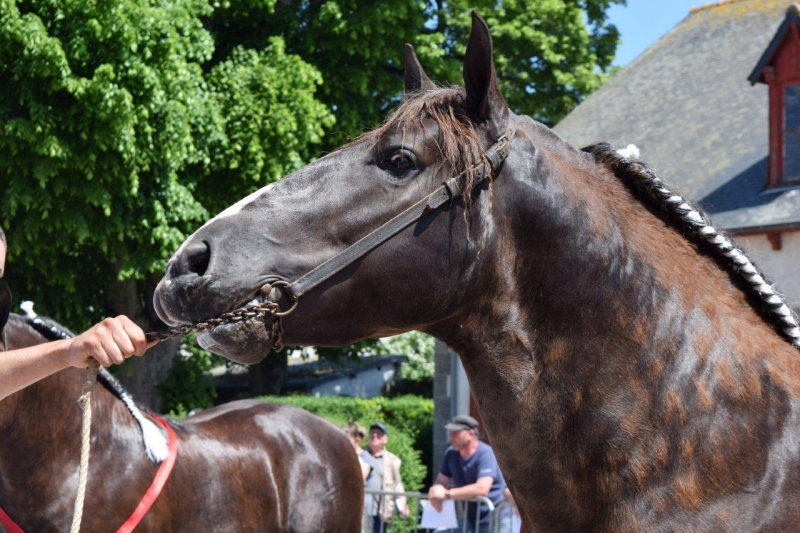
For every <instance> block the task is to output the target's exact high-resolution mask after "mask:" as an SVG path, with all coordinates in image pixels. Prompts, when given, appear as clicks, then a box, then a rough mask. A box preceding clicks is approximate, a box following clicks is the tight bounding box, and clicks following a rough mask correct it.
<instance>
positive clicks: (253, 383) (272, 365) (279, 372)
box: [248, 350, 288, 396]
mask: <svg viewBox="0 0 800 533" xmlns="http://www.w3.org/2000/svg"><path fill="white" fill-rule="evenodd" d="M287 370H288V363H287V359H286V352H284V351H281V352H280V353H276V352H275V350H272V351H270V352H269V355H267V357H265V358H264V360H263V361H261V362H260V363H256V364H254V365H251V366H250V370H249V372H248V375H249V376H250V393H251V394H252V395H253V396H263V395H266V394H269V395H275V396H277V395H278V394H280V393H281V386H282V385H283V379H284V378H285V377H286V372H287Z"/></svg>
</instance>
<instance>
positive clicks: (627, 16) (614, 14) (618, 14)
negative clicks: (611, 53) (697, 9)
mask: <svg viewBox="0 0 800 533" xmlns="http://www.w3.org/2000/svg"><path fill="white" fill-rule="evenodd" d="M709 2H710V0H628V5H627V6H620V5H615V6H612V7H611V8H609V10H608V17H609V20H610V21H611V23H612V24H614V25H615V26H616V27H617V29H618V30H619V31H620V37H621V39H622V42H621V43H620V45H619V47H618V48H617V57H616V59H615V60H614V64H615V65H619V66H624V65H627V64H628V63H630V62H631V61H633V60H634V59H636V57H637V56H638V55H639V54H641V53H642V52H644V51H645V50H646V49H647V48H648V47H649V46H650V45H651V44H653V43H654V42H656V40H658V38H659V37H661V36H662V35H664V34H665V33H667V31H668V30H669V29H670V28H672V27H673V26H675V25H676V24H677V23H678V22H680V21H681V20H683V18H684V17H686V15H688V14H689V9H690V8H692V7H694V6H700V5H705V4H707V3H709ZM787 5H788V2H787Z"/></svg>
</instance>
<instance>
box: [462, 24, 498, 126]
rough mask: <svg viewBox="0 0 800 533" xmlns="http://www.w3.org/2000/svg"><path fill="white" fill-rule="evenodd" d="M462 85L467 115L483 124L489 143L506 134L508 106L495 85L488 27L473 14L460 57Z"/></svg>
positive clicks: (490, 37)
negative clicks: (461, 59)
mask: <svg viewBox="0 0 800 533" xmlns="http://www.w3.org/2000/svg"><path fill="white" fill-rule="evenodd" d="M464 84H465V85H466V88H467V111H468V112H469V113H470V115H471V117H472V118H473V119H474V120H475V121H476V122H479V123H484V124H485V126H486V128H487V130H488V133H489V136H490V139H491V140H492V141H494V140H496V139H498V138H499V137H501V136H502V135H503V134H504V133H505V132H506V127H507V125H508V114H509V111H508V105H506V100H505V98H503V94H502V93H501V92H500V86H499V85H498V84H497V74H495V71H494V62H493V61H492V36H491V35H490V34H489V26H487V25H486V22H485V21H484V20H483V19H482V18H481V17H480V15H478V14H477V13H476V12H475V11H473V12H472V33H471V34H470V36H469V44H467V53H466V55H465V56H464Z"/></svg>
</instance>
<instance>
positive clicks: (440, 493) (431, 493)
mask: <svg viewBox="0 0 800 533" xmlns="http://www.w3.org/2000/svg"><path fill="white" fill-rule="evenodd" d="M446 496H447V492H446V491H445V488H444V487H443V486H442V485H433V486H432V487H431V488H430V490H428V499H429V500H430V502H431V506H432V507H433V508H434V509H436V512H437V513H441V512H442V502H443V501H444V499H445V497H446Z"/></svg>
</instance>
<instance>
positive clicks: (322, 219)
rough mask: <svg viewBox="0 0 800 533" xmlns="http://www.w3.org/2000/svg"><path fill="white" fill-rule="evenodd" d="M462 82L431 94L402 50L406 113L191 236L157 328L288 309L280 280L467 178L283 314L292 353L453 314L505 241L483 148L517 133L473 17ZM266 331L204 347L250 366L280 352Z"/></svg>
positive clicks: (220, 334) (409, 53) (256, 327)
mask: <svg viewBox="0 0 800 533" xmlns="http://www.w3.org/2000/svg"><path fill="white" fill-rule="evenodd" d="M464 81H465V86H466V88H465V89H461V88H458V87H448V88H440V87H437V86H435V85H434V84H433V83H432V82H431V81H430V79H429V78H428V76H427V75H426V74H425V72H424V70H423V69H422V67H421V66H420V64H419V62H418V60H417V57H416V55H415V53H414V51H413V48H412V47H411V46H410V45H407V49H406V61H405V89H406V95H405V99H404V101H403V103H402V104H401V105H400V106H399V108H398V109H397V111H396V112H395V113H394V114H393V115H392V116H391V117H390V118H389V119H388V120H387V121H386V122H385V123H384V124H383V125H382V126H381V127H379V128H378V129H376V130H374V131H372V132H370V133H367V134H365V135H363V136H362V137H360V138H358V139H357V140H355V141H354V142H352V143H350V144H349V145H347V146H344V147H342V148H340V149H338V150H336V151H334V152H332V153H330V154H328V155H326V156H325V157H322V158H321V159H319V160H317V161H315V162H314V163H311V164H309V165H307V166H306V167H304V168H302V169H300V170H298V171H297V172H295V173H293V174H291V175H289V176H287V177H285V178H283V179H281V180H280V181H278V182H277V183H274V184H271V185H269V186H267V187H264V188H263V189H261V190H259V191H257V192H255V193H253V194H251V195H250V196H248V197H247V198H245V199H243V200H242V201H240V202H239V203H237V204H235V205H233V206H232V207H230V208H228V209H226V210H225V211H223V212H222V213H220V214H219V215H217V216H216V217H215V218H213V219H212V220H210V221H209V222H208V223H206V224H205V225H204V226H203V227H202V228H200V229H199V230H198V231H197V232H195V233H194V234H193V235H191V236H190V237H189V238H188V239H187V240H186V242H184V243H183V245H182V246H181V247H180V248H179V250H178V251H177V252H176V253H175V254H174V256H173V257H172V258H171V259H170V261H169V264H168V267H167V272H166V275H165V276H164V278H163V279H162V280H161V282H160V283H159V285H158V288H157V289H156V292H155V298H154V301H155V308H156V311H157V313H158V314H159V316H160V317H161V318H162V320H164V321H165V322H166V323H168V324H170V325H179V324H185V323H192V322H200V321H203V320H205V319H208V318H210V317H216V316H218V315H220V314H222V313H224V312H227V311H230V310H232V309H235V308H238V307H241V306H242V305H245V304H247V303H248V302H253V301H256V302H260V301H262V300H263V299H265V298H270V299H274V300H278V303H279V304H280V305H281V308H282V309H287V308H288V307H290V306H291V305H292V302H290V301H288V300H289V296H290V295H287V294H285V292H281V293H278V292H276V290H275V287H277V286H278V285H279V284H280V283H276V282H281V281H282V280H286V281H292V280H297V279H298V278H300V277H302V276H304V275H305V274H306V273H308V272H309V271H312V270H314V269H315V268H316V267H318V265H320V264H321V263H323V262H325V261H326V260H328V259H330V258H331V257H333V256H335V255H336V254H338V253H340V252H342V251H343V250H345V249H347V248H348V247H349V246H350V245H352V244H353V243H356V242H357V241H359V240H360V239H363V238H364V237H365V235H368V234H369V233H370V232H371V231H373V230H375V228H378V227H380V226H381V225H384V224H385V223H386V222H387V221H388V220H390V219H392V218H393V217H395V216H397V215H398V214H399V213H402V212H403V211H404V210H406V209H408V208H409V207H410V206H413V205H414V204H415V203H417V202H419V201H420V200H421V199H423V198H425V197H426V196H427V195H430V194H431V193H432V192H434V191H436V190H437V187H441V186H442V183H443V182H445V181H447V180H448V179H450V178H453V177H459V179H461V180H462V182H463V183H462V184H461V185H460V186H462V187H463V190H464V191H466V192H465V193H464V195H463V197H458V198H456V197H454V198H453V199H452V200H450V201H446V202H443V204H442V205H441V206H439V207H437V208H435V209H432V208H431V209H428V208H424V207H423V208H422V210H421V212H420V214H421V216H420V217H419V218H418V219H416V220H414V221H413V222H411V223H410V224H408V225H407V227H404V228H399V229H398V231H397V232H396V235H392V236H390V237H388V238H386V239H384V240H381V241H380V242H375V243H368V244H366V245H365V247H364V248H363V249H362V250H364V252H363V253H361V254H359V255H358V256H357V257H355V258H354V259H353V261H352V262H350V263H348V264H347V265H346V266H344V267H343V268H341V269H340V270H337V271H335V272H333V273H331V274H330V275H327V276H322V277H320V278H318V279H319V281H318V283H317V284H315V286H314V287H313V288H311V289H309V290H308V291H307V292H305V291H303V294H302V297H300V298H299V299H298V301H297V302H296V303H297V304H298V305H297V308H296V310H295V311H294V312H292V313H291V314H290V315H288V316H286V317H284V319H283V327H284V338H285V340H286V342H287V344H292V345H316V346H338V345H344V344H348V343H352V342H355V341H357V340H360V339H363V338H367V337H382V336H387V335H393V334H397V333H400V332H404V331H409V330H413V329H416V330H423V331H424V330H426V329H428V328H430V327H431V326H432V325H434V324H436V323H437V322H439V321H440V320H442V318H443V317H447V316H450V315H452V314H453V313H454V312H455V311H456V310H457V309H458V308H459V306H460V305H461V303H462V302H463V301H464V299H465V298H468V297H469V295H470V294H471V293H472V291H473V289H472V288H474V287H476V286H478V285H480V284H481V283H482V281H481V280H480V279H479V278H480V275H479V273H480V271H481V269H480V268H479V265H480V263H481V262H482V261H484V260H485V258H486V257H487V256H489V255H491V253H492V246H496V244H495V245H492V244H491V243H490V239H488V236H489V235H488V234H489V233H491V231H492V228H491V227H490V225H487V224H486V222H487V221H486V219H487V216H488V210H489V207H490V204H491V202H492V194H491V193H490V186H489V183H490V181H491V180H489V179H486V180H483V181H481V178H482V177H487V176H485V175H483V174H482V172H483V169H484V167H485V164H487V157H489V158H490V157H495V156H496V154H495V153H493V152H492V153H487V150H489V149H490V147H492V146H493V145H494V144H495V143H496V141H498V139H501V138H502V137H503V136H504V135H507V133H508V131H509V129H510V128H512V127H515V126H516V124H515V120H516V119H515V117H514V116H513V115H512V113H511V112H510V111H509V109H508V106H507V105H506V103H505V100H504V98H503V96H502V94H501V92H500V89H499V87H498V83H497V77H496V74H495V69H494V65H493V62H492V41H491V37H490V34H489V29H488V27H487V26H486V23H485V22H484V21H483V19H481V18H480V17H479V16H478V15H476V14H474V13H473V26H472V33H471V36H470V40H469V44H468V47H467V52H466V55H465V58H464ZM531 122H532V121H531ZM513 159H518V157H516V158H515V157H512V158H510V159H509V161H508V162H506V163H504V164H503V165H502V166H501V165H500V164H499V161H495V163H498V164H497V165H495V166H497V167H498V169H497V170H496V171H495V172H494V174H495V175H494V176H493V178H494V179H497V178H499V177H501V176H502V175H503V174H504V173H506V168H507V167H509V166H513V165H515V164H518V163H516V162H514V161H512V160H513ZM367 240H369V239H367ZM323 278H324V279H323ZM265 287H266V289H264V288H265ZM290 289H291V287H290ZM291 296H294V297H297V294H296V293H295V294H293V295H291ZM269 332H270V324H268V323H265V322H261V321H248V322H240V323H236V324H232V325H223V326H218V327H216V328H214V329H212V330H211V331H208V332H206V333H203V334H201V335H200V336H199V337H198V340H199V342H200V344H201V345H203V346H204V347H206V348H208V349H209V350H211V351H213V352H216V353H220V354H222V355H224V356H226V357H228V358H230V359H233V360H236V361H240V362H248V363H252V362H255V361H258V360H260V359H262V358H263V357H264V356H265V355H266V353H267V352H268V351H269V349H270V348H271V346H272V336H271V335H270V333H269Z"/></svg>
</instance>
